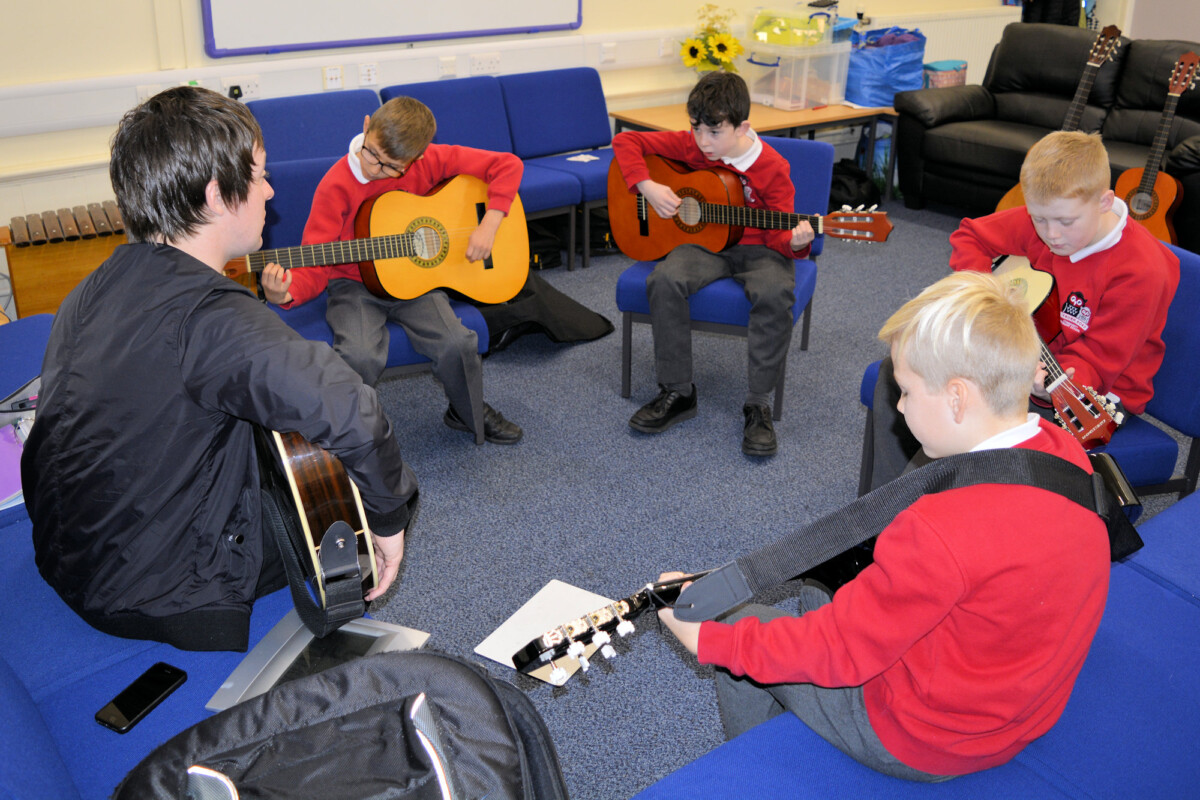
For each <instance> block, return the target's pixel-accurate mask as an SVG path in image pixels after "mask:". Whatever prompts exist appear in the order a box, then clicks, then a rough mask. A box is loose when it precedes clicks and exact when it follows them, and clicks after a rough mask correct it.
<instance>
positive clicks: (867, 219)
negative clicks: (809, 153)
mask: <svg viewBox="0 0 1200 800" xmlns="http://www.w3.org/2000/svg"><path fill="white" fill-rule="evenodd" d="M646 166H647V167H648V168H649V170H650V179H651V180H653V181H656V182H658V183H661V184H664V185H666V186H669V187H670V188H671V190H672V191H674V192H675V194H677V195H678V196H679V198H680V199H681V200H682V201H683V203H682V204H681V205H680V206H679V210H678V211H677V212H676V214H675V216H674V217H671V218H670V219H664V218H662V217H660V216H659V215H658V214H657V212H655V211H654V209H653V208H651V207H650V204H649V203H648V202H646V198H645V197H643V196H642V195H641V194H640V193H638V192H630V191H629V189H628V188H627V187H626V185H625V179H624V177H622V175H621V168H620V166H619V165H618V164H617V162H616V160H614V161H613V162H612V166H610V167H609V170H608V218H609V224H610V225H611V226H612V235H613V240H614V241H616V243H617V247H618V248H620V250H621V252H622V253H624V254H625V255H627V256H629V257H630V258H632V259H634V260H635V261H653V260H655V259H658V258H662V257H663V256H665V255H666V254H667V253H669V252H671V251H672V250H674V249H675V248H676V247H677V246H679V245H681V244H698V245H700V246H701V247H706V248H708V249H709V250H712V251H713V252H714V253H717V252H720V251H722V250H724V249H725V248H726V247H729V246H731V245H734V244H737V242H738V240H740V239H741V238H742V232H743V231H744V230H745V229H746V228H761V229H765V230H791V229H792V228H794V227H796V226H797V225H799V224H800V222H801V220H808V222H809V223H811V224H812V227H813V231H814V232H816V233H817V235H821V234H824V235H826V236H834V237H837V238H840V239H853V240H855V241H860V242H883V241H886V240H887V238H888V235H889V234H890V233H891V232H892V223H891V221H889V220H888V218H887V214H886V213H884V212H883V211H839V212H835V213H832V214H828V215H825V216H821V215H817V214H790V213H787V212H783V211H769V210H767V209H762V208H749V207H747V206H746V200H745V194H744V192H743V189H742V182H741V179H740V178H739V177H738V176H737V173H735V172H733V171H732V170H729V169H726V168H724V167H718V166H714V167H710V168H708V169H701V170H692V169H691V168H690V167H688V166H686V165H684V164H681V163H679V162H678V161H673V160H671V159H668V158H663V157H661V156H655V155H648V156H646Z"/></svg>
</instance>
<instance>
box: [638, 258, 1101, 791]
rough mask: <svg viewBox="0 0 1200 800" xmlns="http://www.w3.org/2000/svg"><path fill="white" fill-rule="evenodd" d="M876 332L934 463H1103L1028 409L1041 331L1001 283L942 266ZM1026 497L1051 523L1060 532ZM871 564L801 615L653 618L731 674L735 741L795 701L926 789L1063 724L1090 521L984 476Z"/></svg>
mask: <svg viewBox="0 0 1200 800" xmlns="http://www.w3.org/2000/svg"><path fill="white" fill-rule="evenodd" d="M879 337H880V339H882V340H883V341H885V342H887V343H888V344H889V345H890V347H891V355H892V359H893V361H894V363H895V375H896V380H897V381H898V382H899V385H900V389H901V395H900V401H899V410H900V412H901V413H902V414H903V415H904V417H905V420H906V422H907V423H908V427H909V428H910V429H911V430H912V432H913V434H914V435H915V436H916V437H917V439H918V440H919V441H920V442H921V444H922V446H923V447H924V449H925V451H926V452H927V453H928V454H929V455H930V456H931V457H932V458H942V457H945V456H950V455H955V454H958V453H966V452H969V451H977V450H985V449H994V448H1007V447H1022V448H1030V449H1033V450H1040V451H1042V452H1045V453H1050V454H1052V455H1055V456H1058V457H1060V458H1062V459H1064V460H1066V461H1068V462H1070V463H1071V464H1074V465H1075V466H1077V467H1079V468H1081V469H1083V470H1085V471H1087V472H1089V473H1090V472H1091V471H1092V470H1091V467H1090V466H1089V461H1088V458H1087V455H1086V454H1085V453H1084V451H1083V449H1082V447H1080V445H1079V444H1078V443H1077V442H1076V441H1075V439H1074V438H1072V437H1071V435H1070V434H1068V433H1067V432H1066V431H1064V430H1062V429H1061V428H1059V427H1058V426H1056V425H1054V424H1053V423H1051V422H1049V421H1047V420H1044V419H1042V418H1041V417H1039V416H1038V415H1037V414H1034V413H1032V412H1029V411H1028V409H1027V403H1028V396H1029V386H1030V384H1031V382H1032V381H1033V376H1034V373H1035V372H1036V370H1037V368H1038V356H1039V352H1040V351H1039V345H1038V338H1037V334H1036V332H1035V330H1034V324H1033V321H1032V320H1031V319H1030V317H1029V314H1028V312H1027V311H1026V310H1025V307H1024V304H1023V302H1022V301H1021V300H1019V299H1018V298H1016V297H1015V296H1014V293H1013V290H1011V289H1008V288H1007V287H1005V286H1004V284H1003V283H1002V280H1001V279H1000V278H997V277H995V276H992V275H985V274H979V273H974V272H962V273H956V274H954V275H951V276H949V277H946V278H943V279H942V280H940V281H938V282H937V283H935V284H933V285H932V286H930V287H929V288H927V289H926V290H925V291H924V292H922V293H921V294H920V295H919V296H918V297H917V298H915V299H913V300H911V301H909V302H908V303H906V304H905V305H904V306H903V307H902V308H901V309H900V310H899V311H897V312H896V313H895V314H894V315H893V316H892V317H891V318H890V319H889V320H888V321H887V322H886V323H885V324H884V326H883V329H882V330H881V331H880V332H879ZM1030 509H1037V516H1038V517H1039V518H1041V519H1053V520H1055V521H1056V522H1055V525H1054V530H1053V533H1052V534H1050V533H1048V532H1047V529H1046V527H1045V526H1042V525H1033V524H1030V522H1029V519H1030ZM874 556H875V560H874V563H873V564H871V565H870V566H868V567H866V568H865V569H864V570H863V571H862V572H861V573H860V574H859V575H858V577H856V578H855V579H854V580H852V581H850V582H849V583H847V584H845V585H844V586H842V587H841V588H840V589H838V591H837V593H836V594H835V595H834V596H833V597H832V598H830V597H829V595H828V594H827V593H826V592H825V591H823V590H822V587H820V586H818V585H816V584H813V583H806V584H805V585H803V586H802V588H801V591H800V612H801V616H799V617H794V616H792V615H790V614H787V613H785V612H783V611H780V610H778V609H775V608H770V607H766V606H756V605H751V606H746V607H744V608H742V609H740V610H739V611H737V612H735V613H734V614H733V615H731V616H730V617H729V618H727V619H726V621H724V622H715V621H709V622H703V623H695V622H682V621H680V620H678V619H676V618H675V615H674V612H673V611H671V610H670V609H664V610H662V611H660V612H659V614H660V617H661V619H662V620H663V622H664V623H665V624H666V625H667V626H668V627H669V628H670V629H671V631H672V632H673V633H674V634H675V635H676V636H677V637H678V638H679V640H680V641H681V642H682V643H683V644H684V646H685V647H687V649H688V650H689V651H691V652H692V653H693V654H697V655H698V657H699V660H700V662H701V663H705V664H713V665H716V666H717V667H719V668H720V669H718V670H717V671H716V684H717V700H718V705H719V708H720V713H721V720H722V722H723V724H724V726H725V733H726V735H727V736H728V737H730V738H732V737H734V736H737V735H738V734H739V733H742V732H743V731H745V730H748V729H749V728H751V727H753V726H755V725H757V724H759V723H761V722H763V721H765V720H767V719H769V718H771V717H773V716H775V715H777V714H779V713H782V712H784V711H790V712H792V713H794V714H795V715H796V716H798V717H799V718H800V719H801V720H803V721H804V722H805V723H806V724H807V725H808V726H809V727H810V728H812V729H813V730H814V731H815V732H816V733H818V734H819V735H820V736H822V737H823V738H824V739H826V740H827V741H829V742H830V743H831V744H833V745H834V746H835V747H837V748H838V749H839V750H841V751H842V752H844V753H846V754H847V755H849V756H851V757H852V758H854V759H856V760H858V761H859V762H861V763H863V764H865V765H867V766H869V767H871V768H872V769H875V770H877V771H879V772H882V773H885V774H888V775H892V776H895V777H900V778H905V779H909V780H915V781H928V782H933V781H941V780H946V779H948V778H951V777H953V776H956V775H965V774H968V773H971V772H977V771H979V770H983V769H987V768H990V767H994V766H997V765H1000V764H1003V763H1005V762H1007V761H1009V760H1010V759H1012V758H1013V757H1014V756H1015V755H1016V754H1017V753H1019V752H1020V751H1021V750H1022V749H1023V748H1024V747H1025V746H1026V745H1028V744H1029V743H1030V742H1032V741H1033V740H1034V739H1037V738H1038V737H1039V736H1041V735H1043V734H1044V733H1046V732H1047V731H1048V730H1049V729H1050V728H1051V727H1052V726H1053V725H1054V724H1055V722H1056V721H1057V720H1058V718H1059V716H1060V715H1061V714H1062V711H1063V708H1064V706H1065V705H1066V703H1067V698H1068V697H1070V694H1071V689H1072V687H1073V685H1074V683H1075V679H1076V677H1077V676H1078V674H1079V670H1080V668H1081V667H1082V666H1083V662H1084V659H1085V658H1086V657H1087V653H1088V649H1089V648H1090V646H1091V642H1092V637H1093V636H1094V635H1095V632H1096V628H1097V627H1098V626H1099V624H1100V618H1101V615H1102V614H1103V612H1104V604H1105V599H1106V597H1107V594H1108V576H1109V560H1110V555H1109V540H1108V535H1107V531H1106V528H1105V523H1104V522H1103V521H1102V520H1101V518H1100V517H1099V516H1098V515H1097V514H1096V513H1094V512H1093V511H1090V510H1087V509H1085V508H1083V507H1082V506H1079V505H1076V504H1075V503H1073V502H1071V501H1070V500H1067V499H1066V498H1065V497H1062V496H1060V495H1057V494H1054V493H1052V492H1050V491H1048V490H1045V489H1041V488H1036V487H1032V486H1017V485H1010V484H1004V485H1000V484H994V483H993V484H986V483H982V484H976V485H973V486H968V487H963V488H958V489H952V490H949V491H945V492H940V493H936V494H929V495H925V496H924V497H922V498H921V499H919V500H917V501H916V502H915V503H913V504H912V505H911V506H909V507H908V508H907V509H906V510H905V511H904V512H902V513H901V514H899V515H898V516H897V517H896V518H895V520H894V521H893V522H892V523H891V524H889V525H888V527H887V528H885V529H884V531H883V532H882V533H881V534H880V535H879V537H878V540H877V542H876V545H875V551H874ZM680 574H681V573H670V574H667V575H664V576H663V579H667V578H671V577H677V576H678V575H680Z"/></svg>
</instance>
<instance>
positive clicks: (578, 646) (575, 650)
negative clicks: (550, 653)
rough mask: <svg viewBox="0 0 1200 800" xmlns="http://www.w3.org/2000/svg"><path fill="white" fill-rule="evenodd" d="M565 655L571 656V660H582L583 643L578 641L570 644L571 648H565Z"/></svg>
mask: <svg viewBox="0 0 1200 800" xmlns="http://www.w3.org/2000/svg"><path fill="white" fill-rule="evenodd" d="M567 655H569V656H572V657H573V658H577V659H581V660H582V658H583V642H579V641H576V642H571V646H570V647H568V648H567Z"/></svg>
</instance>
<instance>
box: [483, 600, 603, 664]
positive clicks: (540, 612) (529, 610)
mask: <svg viewBox="0 0 1200 800" xmlns="http://www.w3.org/2000/svg"><path fill="white" fill-rule="evenodd" d="M612 602H613V601H612V600H610V599H608V598H607V597H604V596H603V595H598V594H595V593H593V592H589V591H585V590H583V589H580V588H579V587H577V586H572V585H571V584H569V583H563V582H562V581H560V580H552V581H550V582H549V583H547V584H546V585H545V586H543V587H542V588H541V589H539V590H538V592H537V594H535V595H534V596H533V597H531V598H529V600H527V601H526V602H525V605H523V606H521V607H520V608H518V609H517V610H516V612H515V613H514V614H513V615H512V616H511V617H509V618H508V619H506V620H505V621H504V622H502V623H501V624H500V627H499V628H496V630H494V631H492V633H491V635H489V636H488V637H487V638H486V639H484V640H483V641H482V642H480V643H479V646H478V647H476V648H475V652H476V653H478V654H479V655H481V656H483V657H484V658H490V659H491V660H492V661H495V662H497V663H500V664H503V665H504V666H506V667H513V661H512V656H513V653H515V652H517V651H518V650H520V649H521V648H522V647H524V646H525V645H527V644H529V643H530V642H532V641H533V640H534V639H536V638H537V637H539V636H541V635H542V634H543V633H545V632H546V631H548V630H550V629H551V628H555V627H558V626H559V625H562V624H563V623H564V622H569V621H570V620H573V619H575V618H577V617H582V616H583V615H584V614H587V613H589V612H592V611H595V610H596V609H598V608H604V607H605V606H607V605H609V604H610V603H612ZM594 652H596V646H595V645H588V646H587V648H586V649H585V650H584V655H585V656H587V657H591V655H592V653H594ZM556 663H557V664H558V666H560V667H562V668H563V669H565V670H566V671H567V674H568V677H569V676H570V675H574V674H575V672H576V671H577V670H578V669H579V662H578V661H576V660H575V659H573V658H562V659H559V661H558V662H556ZM551 669H552V667H551V666H550V664H546V665H545V666H542V667H539V668H538V669H536V670H534V671H533V672H531V673H529V674H530V675H532V676H533V677H535V678H538V679H539V680H543V681H545V682H546V683H549V682H550V677H549V676H550V670H551Z"/></svg>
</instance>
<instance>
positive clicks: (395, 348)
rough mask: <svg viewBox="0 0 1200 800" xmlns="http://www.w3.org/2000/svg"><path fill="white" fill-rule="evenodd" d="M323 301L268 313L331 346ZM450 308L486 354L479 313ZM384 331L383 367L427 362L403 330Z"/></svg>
mask: <svg viewBox="0 0 1200 800" xmlns="http://www.w3.org/2000/svg"><path fill="white" fill-rule="evenodd" d="M327 300H328V295H326V294H325V293H324V292H322V293H321V294H320V295H318V296H317V297H315V298H313V299H312V300H310V301H308V302H307V303H303V304H301V305H298V306H295V307H294V308H290V309H284V308H280V307H279V306H275V305H272V306H271V310H272V311H274V312H275V313H276V314H278V315H279V316H280V318H281V319H282V320H283V321H284V322H286V323H287V324H288V326H289V327H290V328H292V330H294V331H296V332H297V333H299V334H300V335H301V336H303V337H304V338H305V339H311V340H312V341H314V342H325V343H326V344H328V345H329V346H331V347H332V346H333V329H332V328H330V327H329V323H328V322H326V321H325V307H326V302H327ZM450 307H451V308H453V309H454V313H455V314H456V315H457V316H458V318H459V319H460V320H462V323H463V325H465V326H467V327H468V328H470V329H471V330H473V331H475V335H476V338H477V339H478V340H479V344H478V352H480V353H484V352H487V349H488V341H489V337H490V334H489V333H488V328H487V323H486V322H485V321H484V319H483V314H481V313H479V309H478V308H476V307H475V306H473V305H471V304H470V303H464V302H462V301H460V300H451V301H450ZM387 329H388V335H389V341H388V359H387V366H389V367H406V366H410V365H412V364H423V363H426V362H428V361H429V359H428V358H426V357H425V356H423V355H421V354H420V353H418V352H417V351H416V350H414V349H413V346H412V343H411V342H410V341H409V339H408V334H407V333H405V332H404V328H402V327H400V326H399V325H397V324H396V323H394V322H389V323H387Z"/></svg>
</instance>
